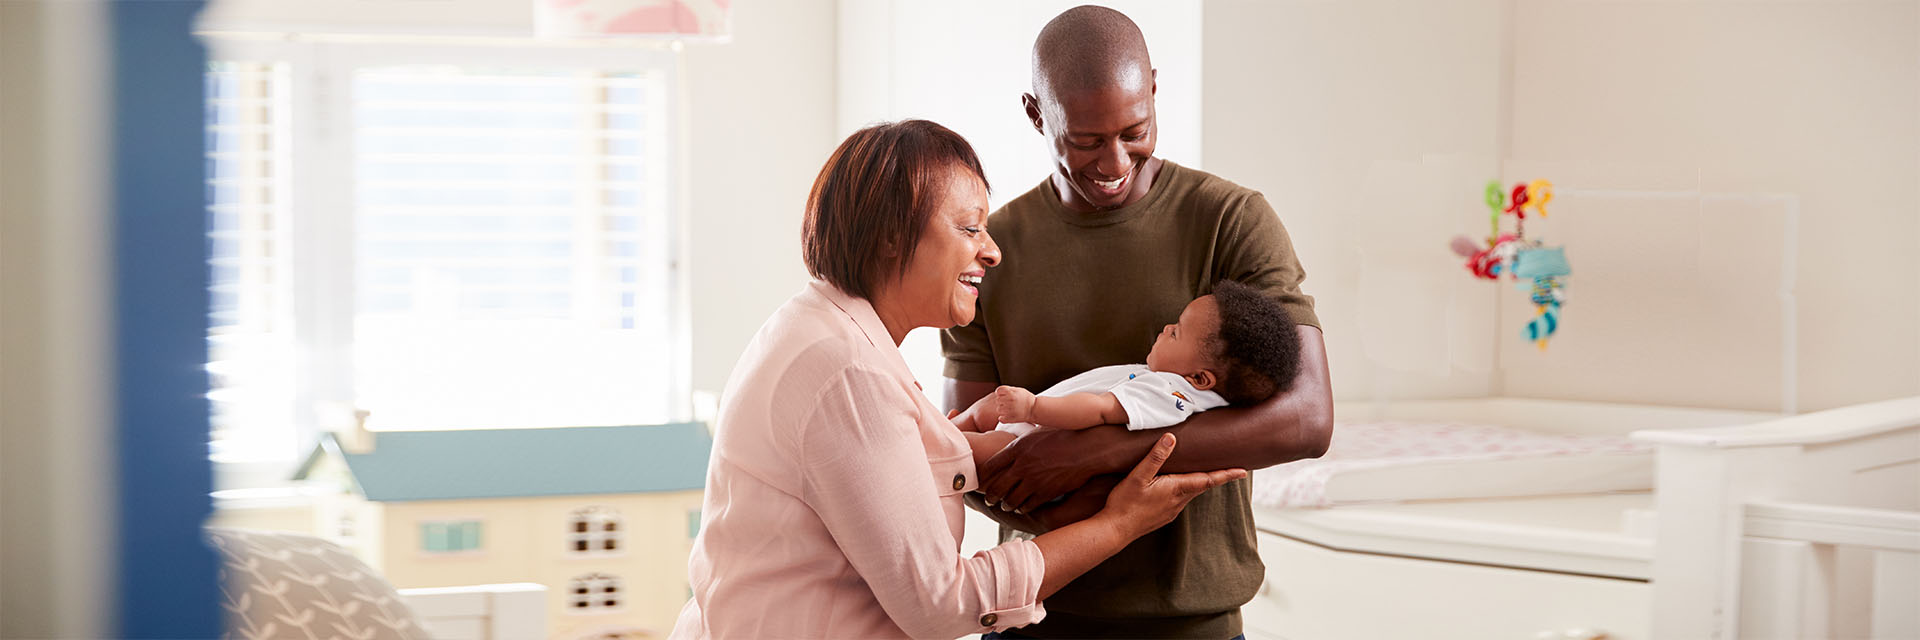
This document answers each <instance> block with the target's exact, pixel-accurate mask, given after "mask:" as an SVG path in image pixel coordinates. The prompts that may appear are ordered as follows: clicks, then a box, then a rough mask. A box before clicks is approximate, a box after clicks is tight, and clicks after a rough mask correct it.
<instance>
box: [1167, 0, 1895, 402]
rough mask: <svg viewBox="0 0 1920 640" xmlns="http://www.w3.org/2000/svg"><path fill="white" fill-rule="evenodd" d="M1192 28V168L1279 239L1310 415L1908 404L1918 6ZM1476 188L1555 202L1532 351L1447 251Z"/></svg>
mask: <svg viewBox="0 0 1920 640" xmlns="http://www.w3.org/2000/svg"><path fill="white" fill-rule="evenodd" d="M1205 34H1206V38H1205V42H1206V50H1205V54H1204V58H1205V59H1206V60H1207V66H1206V74H1207V77H1206V79H1205V82H1204V87H1205V90H1204V96H1205V97H1204V100H1203V114H1204V120H1205V121H1206V122H1207V127H1206V131H1205V144H1204V148H1205V150H1206V166H1207V168H1208V169H1209V170H1211V171H1214V172H1216V173H1219V174H1221V175H1223V176H1227V177H1229V178H1231V179H1234V180H1236V181H1239V182H1241V183H1243V184H1249V185H1252V186H1255V187H1256V188H1259V189H1262V190H1263V191H1265V193H1266V195H1267V197H1268V199H1269V200H1271V201H1273V203H1274V205H1275V208H1276V209H1278V210H1279V212H1280V215H1281V217H1282V219H1283V220H1284V221H1285V222H1286V224H1287V225H1288V227H1289V229H1290V230H1291V231H1292V232H1293V235H1294V242H1295V245H1296V247H1297V248H1298V249H1299V250H1300V253H1301V256H1302V260H1303V261H1304V262H1305V264H1306V266H1307V270H1308V274H1309V277H1308V280H1307V291H1308V292H1309V293H1311V294H1313V295H1315V296H1316V297H1317V298H1318V303H1319V310H1320V315H1321V319H1322V321H1323V322H1324V323H1325V324H1326V328H1327V341H1328V352H1329V359H1330V360H1331V365H1332V369H1333V379H1334V391H1335V394H1336V396H1338V397H1341V398H1346V399H1406V398H1431V397H1458V396H1477V395H1484V394H1496V395H1497V394H1506V395H1515V396H1526V397H1542V398H1561V399H1573V400H1597V401H1611V402H1636V403H1646V404H1675V405H1695V406H1706V407H1721V408H1732V409H1755V410H1783V409H1784V410H1797V411H1809V410H1817V409H1823V408H1831V407H1836V406H1842V405H1847V404H1852V403H1857V402H1863V401H1869V400H1875V399H1883V398H1890V397H1897V396H1904V395H1913V394H1916V393H1920V285H1916V284H1915V282H1916V276H1920V259H1916V257H1915V256H1916V255H1920V2H1913V1H1911V0H1896V1H1884V2H1866V1H1841V2H1820V3H1770V2H1705V1H1700V2H1653V3H1647V2H1575V1H1570V0H1487V1H1462V2H1447V3H1417V2H1402V1H1391V0H1364V1H1357V2H1339V3H1320V2H1314V3H1307V2H1286V3H1268V2H1253V1H1242V0H1216V1H1215V2H1209V3H1208V4H1207V5H1206V14H1205ZM1496 177H1497V178H1500V179H1502V180H1503V181H1505V182H1506V183H1507V184H1512V182H1514V181H1517V180H1525V179H1531V178H1542V177H1544V178H1549V179H1552V180H1554V181H1555V182H1556V184H1557V187H1558V189H1557V193H1558V196H1557V198H1556V200H1555V201H1554V202H1555V204H1554V205H1553V206H1552V207H1551V209H1552V211H1553V212H1554V213H1553V214H1552V215H1551V216H1550V217H1549V219H1547V220H1544V221H1542V220H1538V219H1536V220H1534V221H1531V222H1530V224H1529V226H1528V230H1529V234H1530V236H1533V237H1544V238H1546V239H1547V241H1548V242H1549V243H1550V244H1564V245H1565V246H1566V247H1567V251H1568V256H1569V258H1570V260H1571V261H1572V263H1573V267H1574V276H1573V277H1572V278H1570V282H1569V284H1570V286H1569V294H1570V295H1571V299H1570V300H1569V303H1568V305H1567V306H1566V308H1565V311H1564V315H1563V316H1562V321H1563V322H1562V331H1561V332H1560V334H1559V335H1558V336H1556V337H1555V338H1554V339H1553V341H1552V342H1551V343H1550V346H1549V348H1548V349H1547V350H1545V351H1541V350H1539V349H1537V348H1534V347H1533V346H1530V345H1528V344H1527V343H1526V342H1524V341H1523V340H1522V339H1521V338H1520V333H1521V329H1522V325H1523V324H1524V323H1525V322H1526V321H1527V320H1528V319H1530V318H1531V316H1532V313H1533V312H1532V309H1531V308H1530V305H1528V304H1526V303H1525V302H1524V293H1523V292H1519V291H1515V290H1514V289H1513V287H1512V285H1511V284H1498V285H1496V284H1492V283H1487V282H1483V281H1476V280H1472V279H1470V278H1468V277H1467V276H1466V274H1464V273H1462V272H1461V270H1460V269H1459V266H1458V265H1459V262H1460V260H1459V259H1458V258H1457V257H1455V256H1453V255H1452V254H1451V253H1449V252H1447V251H1446V249H1445V246H1446V242H1447V240H1448V238H1449V237H1450V236H1453V235H1455V234H1462V233H1467V234H1473V235H1479V234H1482V233H1484V231H1482V230H1483V229H1486V225H1487V222H1486V211H1485V209H1484V208H1483V206H1482V205H1481V204H1480V202H1481V199H1480V188H1481V185H1482V184H1484V182H1485V181H1486V180H1488V179H1490V178H1496ZM1509 224H1511V223H1510V222H1509Z"/></svg>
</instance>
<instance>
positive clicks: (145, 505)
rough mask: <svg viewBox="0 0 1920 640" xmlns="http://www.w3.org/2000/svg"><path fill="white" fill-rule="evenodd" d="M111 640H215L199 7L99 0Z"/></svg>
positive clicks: (195, 2) (186, 2)
mask: <svg viewBox="0 0 1920 640" xmlns="http://www.w3.org/2000/svg"><path fill="white" fill-rule="evenodd" d="M110 6H111V7H112V26H113V42H112V46H113V49H114V53H113V62H114V72H113V87H112V93H113V116H112V117H113V125H112V126H113V130H112V133H113V142H112V148H111V154H112V155H111V157H112V158H113V161H112V162H113V176H114V178H113V197H114V214H113V229H114V232H113V233H114V238H113V249H114V256H115V264H114V270H113V275H114V287H115V291H114V309H115V310H114V321H115V325H116V334H115V338H114V340H115V343H114V358H115V360H114V363H115V364H114V366H115V369H116V371H117V373H116V376H115V378H116V379H115V383H116V390H115V394H116V396H117V397H116V398H115V401H116V411H117V416H116V419H117V420H118V422H119V434H118V435H119V439H118V442H119V460H118V465H117V466H118V470H119V481H118V487H119V492H120V493H119V501H120V504H119V509H118V515H119V536H118V552H119V559H118V563H119V572H118V574H119V595H118V600H119V602H118V607H116V608H117V610H118V615H117V616H116V617H115V619H114V623H115V624H116V625H117V628H118V632H117V633H116V634H115V635H117V636H118V637H126V638H212V637H217V636H218V635H220V632H221V619H220V614H219V611H220V608H219V587H218V584H217V583H216V582H215V572H214V566H215V565H214V559H213V554H212V552H211V551H210V550H209V549H208V548H207V546H206V544H205V543H204V542H203V541H202V539H201V537H200V526H201V524H202V523H203V522H204V521H205V520H206V518H207V516H208V515H209V514H210V513H211V512H212V510H213V503H212V500H211V499H210V498H209V497H208V492H209V490H211V488H212V483H213V474H212V468H211V466H210V465H209V464H208V462H207V439H208V424H209V422H208V406H207V399H206V394H207V388H208V387H207V373H206V367H205V363H206V361H207V342H206V338H207V308H208V307H207V266H206V265H207V262H206V216H207V213H206V211H207V210H206V186H205V184H206V179H205V175H204V172H205V156H204V150H203V144H204V142H203V135H204V134H203V132H204V129H205V125H204V116H203V111H202V109H203V106H202V105H203V100H204V92H203V90H202V84H203V83H204V79H203V78H204V75H205V73H206V53H205V50H204V49H203V48H202V47H201V45H200V43H199V41H198V40H196V39H195V38H194V36H193V34H192V28H193V19H194V16H195V15H197V14H199V12H200V8H201V6H202V2H200V1H199V0H168V1H165V2H149V1H131V0H122V1H119V2H112V3H110Z"/></svg>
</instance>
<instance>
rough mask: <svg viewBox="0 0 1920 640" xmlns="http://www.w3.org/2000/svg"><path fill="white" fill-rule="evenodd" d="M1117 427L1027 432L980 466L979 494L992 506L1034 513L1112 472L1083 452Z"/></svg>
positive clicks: (1123, 431)
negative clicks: (1094, 463) (1097, 477)
mask: <svg viewBox="0 0 1920 640" xmlns="http://www.w3.org/2000/svg"><path fill="white" fill-rule="evenodd" d="M1114 429H1116V427H1094V428H1092V429H1081V430H1077V431H1071V430H1063V429H1039V430H1036V431H1034V432H1033V433H1029V434H1027V435H1025V436H1022V437H1021V438H1020V439H1019V440H1015V441H1013V444H1009V445H1007V448H1005V449H1001V450H1000V453H998V454H995V455H994V456H993V458H992V459H989V460H987V464H986V465H985V466H983V467H981V468H980V470H979V473H980V478H981V484H980V492H981V493H983V494H986V502H987V504H988V505H993V506H996V507H1001V508H1004V509H1006V510H1009V511H1013V512H1015V513H1031V512H1032V511H1033V510H1034V509H1036V508H1038V507H1039V506H1040V505H1043V504H1046V503H1047V502H1048V501H1050V500H1053V499H1054V498H1058V497H1060V496H1062V495H1066V493H1067V492H1069V491H1073V490H1074V489H1078V488H1080V486H1081V485H1084V484H1086V482H1087V479H1089V478H1092V477H1093V476H1094V475H1096V474H1099V473H1105V472H1107V471H1108V470H1106V469H1098V468H1095V467H1093V466H1090V465H1088V464H1086V458H1085V455H1084V453H1085V452H1086V451H1087V450H1088V448H1089V447H1097V446H1100V445H1099V444H1098V442H1099V440H1100V439H1101V438H1104V437H1107V434H1108V433H1109V432H1110V431H1112V430H1114ZM1119 431H1120V432H1121V433H1125V432H1126V430H1125V429H1120V430H1119Z"/></svg>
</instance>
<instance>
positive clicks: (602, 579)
mask: <svg viewBox="0 0 1920 640" xmlns="http://www.w3.org/2000/svg"><path fill="white" fill-rule="evenodd" d="M572 586H573V589H571V593H569V594H567V598H568V602H567V605H568V606H567V610H569V611H574V612H580V613H592V612H598V611H604V610H608V609H617V608H619V607H620V603H621V602H622V600H621V591H622V589H621V584H620V578H618V577H615V576H610V575H607V574H604V573H589V574H586V575H583V576H578V577H575V578H574V579H573V585H572Z"/></svg>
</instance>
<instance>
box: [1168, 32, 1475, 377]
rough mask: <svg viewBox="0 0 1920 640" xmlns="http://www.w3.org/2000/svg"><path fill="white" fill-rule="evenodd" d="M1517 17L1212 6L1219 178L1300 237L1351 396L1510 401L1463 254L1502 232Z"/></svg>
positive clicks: (1211, 73)
mask: <svg viewBox="0 0 1920 640" xmlns="http://www.w3.org/2000/svg"><path fill="white" fill-rule="evenodd" d="M1508 6H1509V3H1508V2H1507V1H1506V0H1460V1H1455V2H1436V3H1429V2H1409V1H1392V0H1359V1H1353V2H1311V3H1308V2H1278V3H1276V2H1259V1H1254V0H1216V1H1215V2H1209V3H1207V10H1206V21H1205V38H1204V41H1205V49H1206V50H1205V53H1204V58H1205V59H1206V61H1207V64H1206V78H1205V92H1204V99H1203V104H1202V113H1203V116H1204V119H1205V120H1206V123H1207V126H1206V135H1205V143H1204V147H1205V149H1206V168H1207V169H1208V170H1209V171H1212V172H1214V173H1216V174H1219V175H1221V176H1223V177H1226V178H1228V179H1230V180H1233V181H1235V182H1239V183H1240V184H1243V185H1247V186H1249V187H1252V188H1255V189H1258V190H1260V191H1261V192H1263V193H1264V194H1265V195H1266V197H1267V200H1268V201H1269V202H1271V203H1273V206H1274V209H1275V210H1276V211H1278V212H1279V214H1280V219H1281V221H1282V222H1283V223H1284V224H1286V226H1287V229H1288V230H1289V231H1290V232H1292V234H1293V243H1294V248H1295V249H1296V250H1298V252H1299V254H1300V260H1301V262H1302V264H1303V265H1304V266H1305V267H1306V270H1307V280H1306V283H1305V285H1304V288H1305V290H1306V292H1307V293H1308V294H1310V295H1312V296H1314V298H1315V304H1316V310H1317V311H1318V313H1319V316H1320V321H1321V323H1322V326H1323V328H1324V330H1325V335H1326V341H1327V357H1328V360H1329V365H1330V368H1331V370H1332V374H1333V389H1334V394H1335V396H1336V397H1338V398H1342V399H1395V398H1431V397H1463V396H1466V397H1470V396H1480V395H1486V394H1489V393H1493V392H1495V391H1496V380H1495V375H1494V369H1493V367H1494V362H1493V348H1494V347H1493V344H1492V341H1493V340H1494V336H1492V326H1493V323H1494V318H1493V304H1494V294H1493V291H1492V288H1491V287H1490V286H1486V285H1484V283H1479V282H1475V281H1473V280H1471V279H1470V278H1469V277H1468V276H1467V274H1466V273H1465V272H1464V271H1463V270H1461V269H1459V268H1458V266H1457V265H1458V264H1459V263H1460V262H1461V261H1460V260H1459V259H1458V258H1456V257H1454V256H1453V254H1451V253H1449V252H1448V250H1447V248H1446V247H1447V241H1448V238H1450V237H1451V236H1453V235H1455V234H1459V233H1475V234H1484V231H1482V230H1484V229H1485V228H1486V211H1485V209H1484V208H1481V207H1480V206H1479V203H1480V201H1481V197H1480V193H1481V188H1482V185H1483V184H1484V183H1485V182H1486V180H1488V179H1490V178H1493V177H1495V176H1496V175H1497V173H1498V171H1499V162H1498V160H1499V157H1500V150H1499V145H1500V139H1501V131H1502V123H1503V115H1504V113H1503V109H1504V101H1503V93H1504V91H1505V65H1506V60H1507V55H1508V54H1507V51H1506V37H1507V33H1508V28H1507V15H1508Z"/></svg>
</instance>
